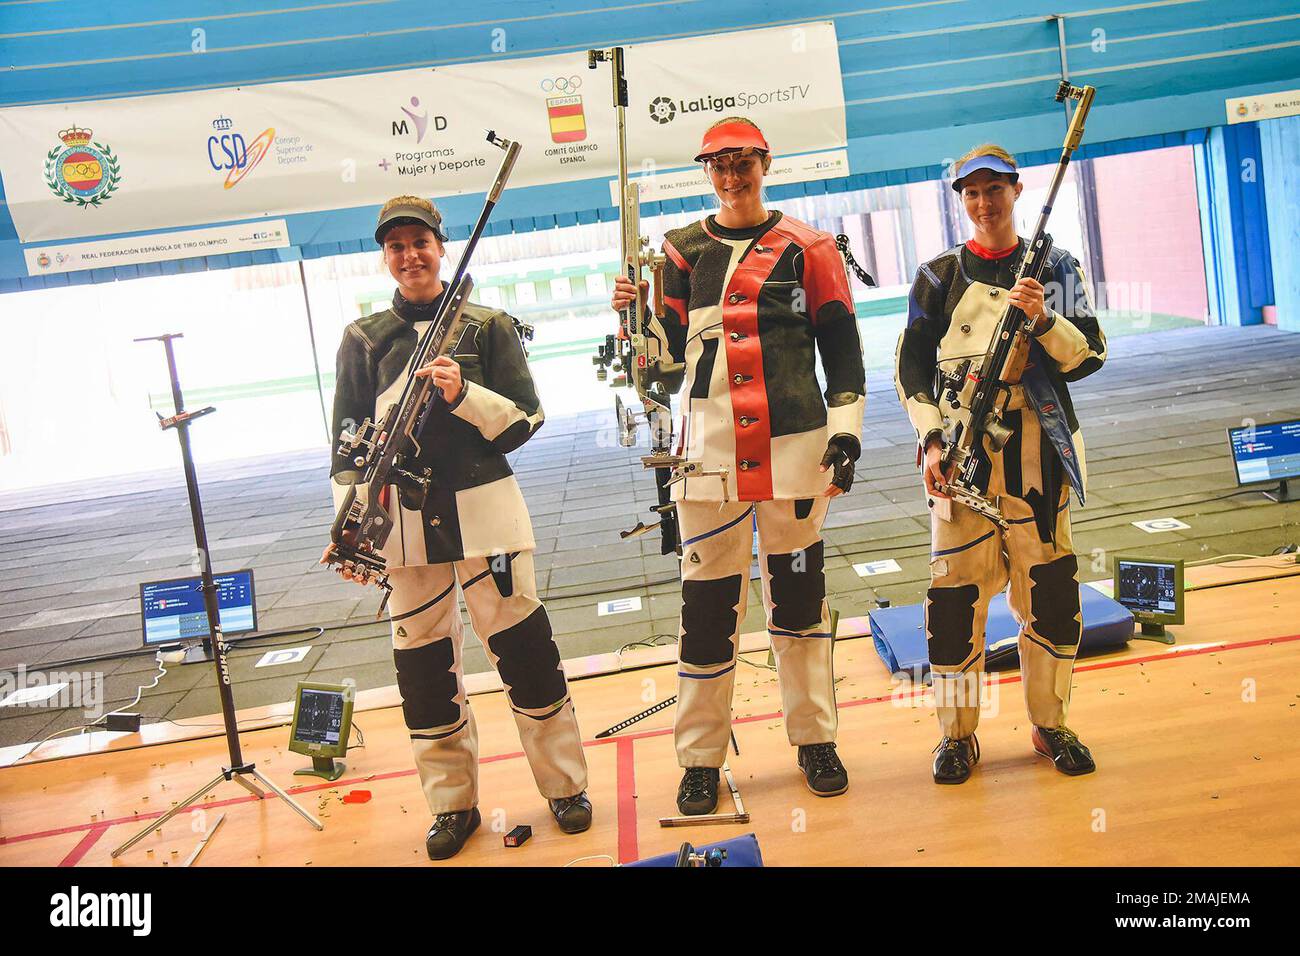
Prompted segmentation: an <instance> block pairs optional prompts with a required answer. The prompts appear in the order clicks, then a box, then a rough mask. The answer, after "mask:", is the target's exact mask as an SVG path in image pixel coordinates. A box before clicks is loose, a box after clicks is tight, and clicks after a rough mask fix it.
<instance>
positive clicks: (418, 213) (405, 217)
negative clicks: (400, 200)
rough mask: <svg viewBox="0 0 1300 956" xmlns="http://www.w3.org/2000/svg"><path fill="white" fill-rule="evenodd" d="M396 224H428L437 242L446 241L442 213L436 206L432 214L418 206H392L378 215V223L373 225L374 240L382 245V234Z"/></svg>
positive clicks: (386, 232)
mask: <svg viewBox="0 0 1300 956" xmlns="http://www.w3.org/2000/svg"><path fill="white" fill-rule="evenodd" d="M397 226H428V227H429V228H430V229H432V230H433V234H434V235H435V236H437V237H438V241H439V242H446V241H447V234H446V233H445V232H443V230H442V213H440V212H438V210H437V207H436V206H435V207H434V211H433V214H432V215H430V214H429V211H428V210H426V209H421V208H420V207H419V206H394V207H393V208H392V209H389V210H388V212H387V213H385V214H384V215H382V216H380V218H379V223H378V225H376V226H375V242H377V243H379V244H380V245H381V246H382V245H383V244H384V236H386V235H388V232H389V230H390V229H394V228H396V227H397Z"/></svg>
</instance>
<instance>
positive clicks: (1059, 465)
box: [895, 144, 1106, 784]
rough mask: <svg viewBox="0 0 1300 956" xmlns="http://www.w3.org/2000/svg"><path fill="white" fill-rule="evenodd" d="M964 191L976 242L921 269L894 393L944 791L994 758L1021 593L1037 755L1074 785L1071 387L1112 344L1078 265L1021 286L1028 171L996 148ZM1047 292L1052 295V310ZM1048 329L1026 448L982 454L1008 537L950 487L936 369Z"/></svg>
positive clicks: (1037, 350) (1075, 470)
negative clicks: (992, 740) (985, 728)
mask: <svg viewBox="0 0 1300 956" xmlns="http://www.w3.org/2000/svg"><path fill="white" fill-rule="evenodd" d="M954 175H955V179H954V180H953V184H952V186H953V189H955V190H956V191H957V192H958V193H959V194H960V195H961V198H962V202H963V204H964V205H965V208H966V214H967V216H969V217H970V220H971V222H972V223H973V224H974V226H975V237H974V238H973V239H972V240H970V241H969V242H967V243H965V244H964V245H960V246H957V247H955V248H953V249H949V250H948V251H947V252H945V253H943V254H942V255H941V256H939V257H937V258H935V259H931V260H930V261H929V262H927V263H926V264H925V265H923V266H921V267H920V268H919V269H918V270H917V274H916V280H915V281H914V282H913V283H912V291H911V295H910V297H909V299H908V316H907V328H906V330H905V331H904V332H903V334H902V336H901V337H900V338H899V342H898V353H897V361H896V368H895V386H896V388H897V390H898V396H899V400H900V401H901V402H902V403H903V407H904V408H905V409H906V410H907V414H908V416H909V418H910V419H911V421H912V426H913V427H914V428H915V429H916V434H917V440H918V459H917V460H918V463H922V464H923V467H924V472H923V477H924V482H925V490H926V494H927V495H928V496H929V503H930V505H931V508H932V509H933V510H932V514H931V561H930V588H929V591H928V593H927V595H926V601H925V629H926V640H927V644H928V648H929V657H930V670H931V673H932V674H933V675H934V692H935V703H936V709H937V711H938V716H939V724H940V727H941V729H942V732H943V739H942V740H941V741H940V742H939V745H938V747H936V748H935V750H936V752H937V754H938V755H937V757H936V758H935V761H934V768H933V771H934V779H935V782H936V783H948V784H955V783H962V782H963V781H965V780H966V779H967V778H968V777H969V776H970V773H971V767H972V766H973V765H974V764H975V763H976V761H978V760H979V744H978V741H977V740H976V738H975V728H976V725H977V724H978V722H979V714H980V678H981V672H982V671H983V668H984V645H985V635H984V625H985V621H986V620H987V617H988V606H989V601H990V600H991V599H992V598H993V596H994V595H995V594H997V593H998V592H1000V591H1002V589H1003V588H1005V587H1006V585H1007V583H1008V581H1010V585H1011V588H1010V591H1009V593H1008V604H1009V606H1010V608H1011V611H1012V613H1013V614H1014V615H1015V617H1016V619H1017V621H1018V622H1019V623H1020V638H1019V646H1018V650H1019V654H1020V671H1021V675H1022V682H1023V684H1024V691H1025V702H1026V705H1027V707H1028V710H1029V718H1030V721H1031V723H1032V724H1033V730H1032V731H1031V738H1032V743H1033V746H1034V749H1035V750H1036V751H1037V752H1038V753H1039V754H1042V755H1043V756H1045V757H1047V758H1048V759H1050V760H1051V761H1052V762H1053V763H1054V765H1055V766H1056V769H1057V770H1059V771H1061V772H1062V773H1066V774H1070V775H1077V774H1084V773H1091V772H1092V771H1093V770H1094V769H1095V765H1094V763H1093V760H1092V755H1091V753H1090V752H1089V751H1088V748H1087V747H1085V746H1084V745H1083V744H1082V743H1080V742H1079V738H1078V737H1077V736H1076V735H1075V734H1074V733H1073V732H1072V731H1071V730H1070V729H1069V728H1068V727H1066V725H1065V718H1066V711H1067V709H1068V706H1069V702H1070V680H1071V675H1072V672H1073V668H1074V658H1075V654H1076V652H1077V650H1078V646H1079V637H1080V634H1081V620H1080V613H1079V587H1078V571H1079V566H1078V561H1077V559H1076V558H1075V555H1074V550H1073V547H1072V545H1071V539H1070V509H1069V504H1070V489H1071V488H1073V489H1074V492H1075V494H1076V495H1077V496H1078V498H1079V502H1080V504H1082V503H1083V500H1084V480H1085V475H1086V465H1085V462H1084V454H1083V436H1082V434H1081V433H1080V431H1079V422H1078V419H1077V418H1076V417H1075V414H1074V406H1073V404H1072V403H1071V401H1070V392H1069V389H1068V388H1067V384H1066V383H1068V382H1074V381H1078V380H1079V379H1081V378H1083V377H1084V376H1087V375H1091V374H1092V373H1093V372H1095V371H1097V369H1099V368H1101V366H1102V363H1103V362H1104V361H1105V360H1106V336H1105V334H1104V333H1103V332H1102V330H1101V327H1100V325H1098V323H1097V318H1096V316H1095V315H1094V314H1093V310H1092V306H1091V303H1090V301H1089V296H1088V291H1087V288H1086V286H1085V284H1084V280H1083V274H1082V272H1081V270H1080V268H1079V263H1078V261H1077V260H1075V258H1074V257H1073V256H1071V255H1070V254H1069V253H1068V252H1066V251H1065V250H1063V249H1055V250H1053V251H1052V253H1051V256H1050V259H1049V261H1048V270H1047V274H1046V278H1047V279H1048V281H1047V286H1046V288H1045V287H1044V285H1043V284H1041V283H1039V282H1037V281H1035V280H1033V279H1030V278H1024V279H1021V280H1020V281H1019V282H1016V283H1015V285H1014V286H1013V285H1012V279H1013V277H1014V273H1015V270H1016V266H1017V263H1018V262H1019V259H1020V255H1021V251H1022V249H1023V248H1024V245H1025V240H1023V239H1021V238H1019V237H1018V236H1017V235H1016V226H1015V214H1014V210H1015V202H1016V199H1017V198H1018V197H1019V196H1020V193H1021V190H1022V189H1023V188H1024V186H1023V184H1022V183H1021V182H1020V181H1019V173H1018V172H1017V170H1016V162H1015V159H1014V158H1013V157H1012V156H1011V154H1010V153H1008V152H1007V151H1006V150H1004V149H1002V148H1001V147H999V146H996V145H993V144H986V145H982V146H977V147H975V148H974V149H972V150H971V151H970V152H969V153H967V154H966V155H965V156H963V157H962V158H961V159H960V160H958V162H957V163H956V164H955V166H954ZM1045 296H1046V298H1045ZM1008 302H1010V303H1012V304H1014V305H1016V306H1018V307H1019V308H1020V309H1021V310H1023V312H1024V313H1025V315H1026V316H1028V317H1029V318H1033V319H1035V320H1036V322H1035V326H1034V332H1033V339H1032V341H1031V343H1030V346H1029V358H1028V361H1027V364H1026V368H1025V371H1024V374H1023V376H1022V378H1021V383H1020V384H1019V385H1015V386H1013V387H1012V389H1011V397H1010V400H1009V402H1008V404H1007V412H1006V414H1005V416H1004V421H1005V424H1006V425H1007V426H1008V427H1009V429H1010V431H1011V437H1010V438H1009V440H1008V441H1007V443H1006V445H1005V447H1004V448H1003V449H1002V450H1001V451H993V450H991V449H990V448H989V447H988V445H987V444H985V445H984V447H983V448H982V449H981V450H982V452H983V453H984V455H985V456H986V457H987V467H988V468H989V472H988V475H989V488H988V497H989V498H990V499H995V498H996V500H997V501H998V503H999V505H1000V507H1001V511H1002V514H1003V516H1004V517H1005V518H1006V519H1007V521H1008V524H1009V527H1008V529H1007V530H1006V531H1005V532H1003V531H1002V529H1001V528H1000V527H999V526H997V525H996V524H994V523H993V522H992V520H991V519H989V518H986V517H985V516H983V515H981V514H979V513H977V512H975V511H973V510H971V509H970V508H967V507H966V506H965V505H962V504H959V503H957V502H955V501H952V500H950V499H949V500H942V499H946V498H947V496H946V495H945V494H944V493H943V492H942V491H941V490H940V489H939V488H938V487H936V484H938V483H942V482H943V481H944V475H943V474H942V472H941V471H940V465H941V461H942V458H943V450H944V449H943V440H944V414H943V409H944V405H943V404H942V403H941V401H940V400H939V397H938V396H937V395H936V391H935V380H936V370H938V369H939V368H942V369H943V370H944V371H951V370H952V369H953V368H954V367H956V366H958V365H959V364H961V362H962V361H963V360H965V359H971V360H972V361H973V362H975V363H977V364H978V363H979V361H980V360H981V359H982V358H983V356H984V352H985V349H986V348H987V347H988V345H989V342H990V340H991V339H992V337H993V334H994V331H995V330H996V329H997V327H998V324H999V321H1000V319H1001V317H1002V314H1003V312H1004V311H1005V309H1006V306H1007V303H1008Z"/></svg>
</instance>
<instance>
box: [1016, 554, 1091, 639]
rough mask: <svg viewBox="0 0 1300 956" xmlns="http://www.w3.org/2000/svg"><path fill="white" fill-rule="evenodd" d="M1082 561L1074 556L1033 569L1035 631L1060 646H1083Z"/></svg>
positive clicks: (1030, 573)
mask: <svg viewBox="0 0 1300 956" xmlns="http://www.w3.org/2000/svg"><path fill="white" fill-rule="evenodd" d="M1078 573H1079V559H1078V558H1076V557H1075V556H1074V555H1072V554H1067V555H1065V556H1064V557H1062V558H1057V559H1056V560H1055V561H1052V562H1051V563H1049V564H1040V565H1038V567H1035V568H1030V569H1029V580H1030V581H1032V582H1033V584H1032V585H1031V586H1030V589H1029V606H1030V611H1031V613H1032V614H1033V615H1034V631H1035V632H1037V634H1038V636H1039V637H1041V638H1042V639H1043V640H1045V641H1050V642H1051V643H1053V644H1055V645H1057V646H1059V647H1073V646H1075V645H1077V644H1078V643H1079V636H1080V632H1081V631H1082V629H1083V625H1082V624H1081V623H1080V621H1079V585H1078V584H1077V583H1076V579H1077V575H1078Z"/></svg>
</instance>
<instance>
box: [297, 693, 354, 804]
mask: <svg viewBox="0 0 1300 956" xmlns="http://www.w3.org/2000/svg"><path fill="white" fill-rule="evenodd" d="M355 693H356V685H355V684H321V683H315V682H312V681H299V683H298V697H297V699H296V701H295V702H294V707H293V724H292V726H291V727H290V729H289V750H291V751H292V752H293V753H296V754H304V755H306V756H308V757H311V760H312V765H311V766H310V767H307V768H304V769H301V770H295V771H294V774H296V775H309V776H316V777H323V778H324V779H326V780H337V779H338V778H339V777H341V776H342V775H343V771H344V769H346V766H347V765H346V764H343V763H340V762H335V760H334V758H335V757H342V756H343V755H344V754H346V753H347V750H348V737H350V736H351V734H352V704H353V700H354V695H355Z"/></svg>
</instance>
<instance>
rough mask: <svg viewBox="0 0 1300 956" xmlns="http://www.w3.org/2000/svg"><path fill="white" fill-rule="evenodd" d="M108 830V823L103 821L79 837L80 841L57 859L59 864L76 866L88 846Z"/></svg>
mask: <svg viewBox="0 0 1300 956" xmlns="http://www.w3.org/2000/svg"><path fill="white" fill-rule="evenodd" d="M107 832H108V824H107V823H104V824H101V825H99V826H97V827H95V828H94V829H93V830H91V831H90V832H89V833H87V834H86V835H85V836H84V837H82V838H81V842H80V843H78V844H77V845H76V846H74V847H73V848H72V852H71V853H69V854H68V855H67V856H65V857H64V858H63V859H62V860H60V861H59V866H76V865H77V864H78V863H80V862H81V860H82V858H83V857H84V856H85V855H86V854H87V853H89V852H90V848H91V847H92V846H94V845H95V844H96V843H98V842H99V838H100V837H102V836H103V835H104V834H105V833H107Z"/></svg>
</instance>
